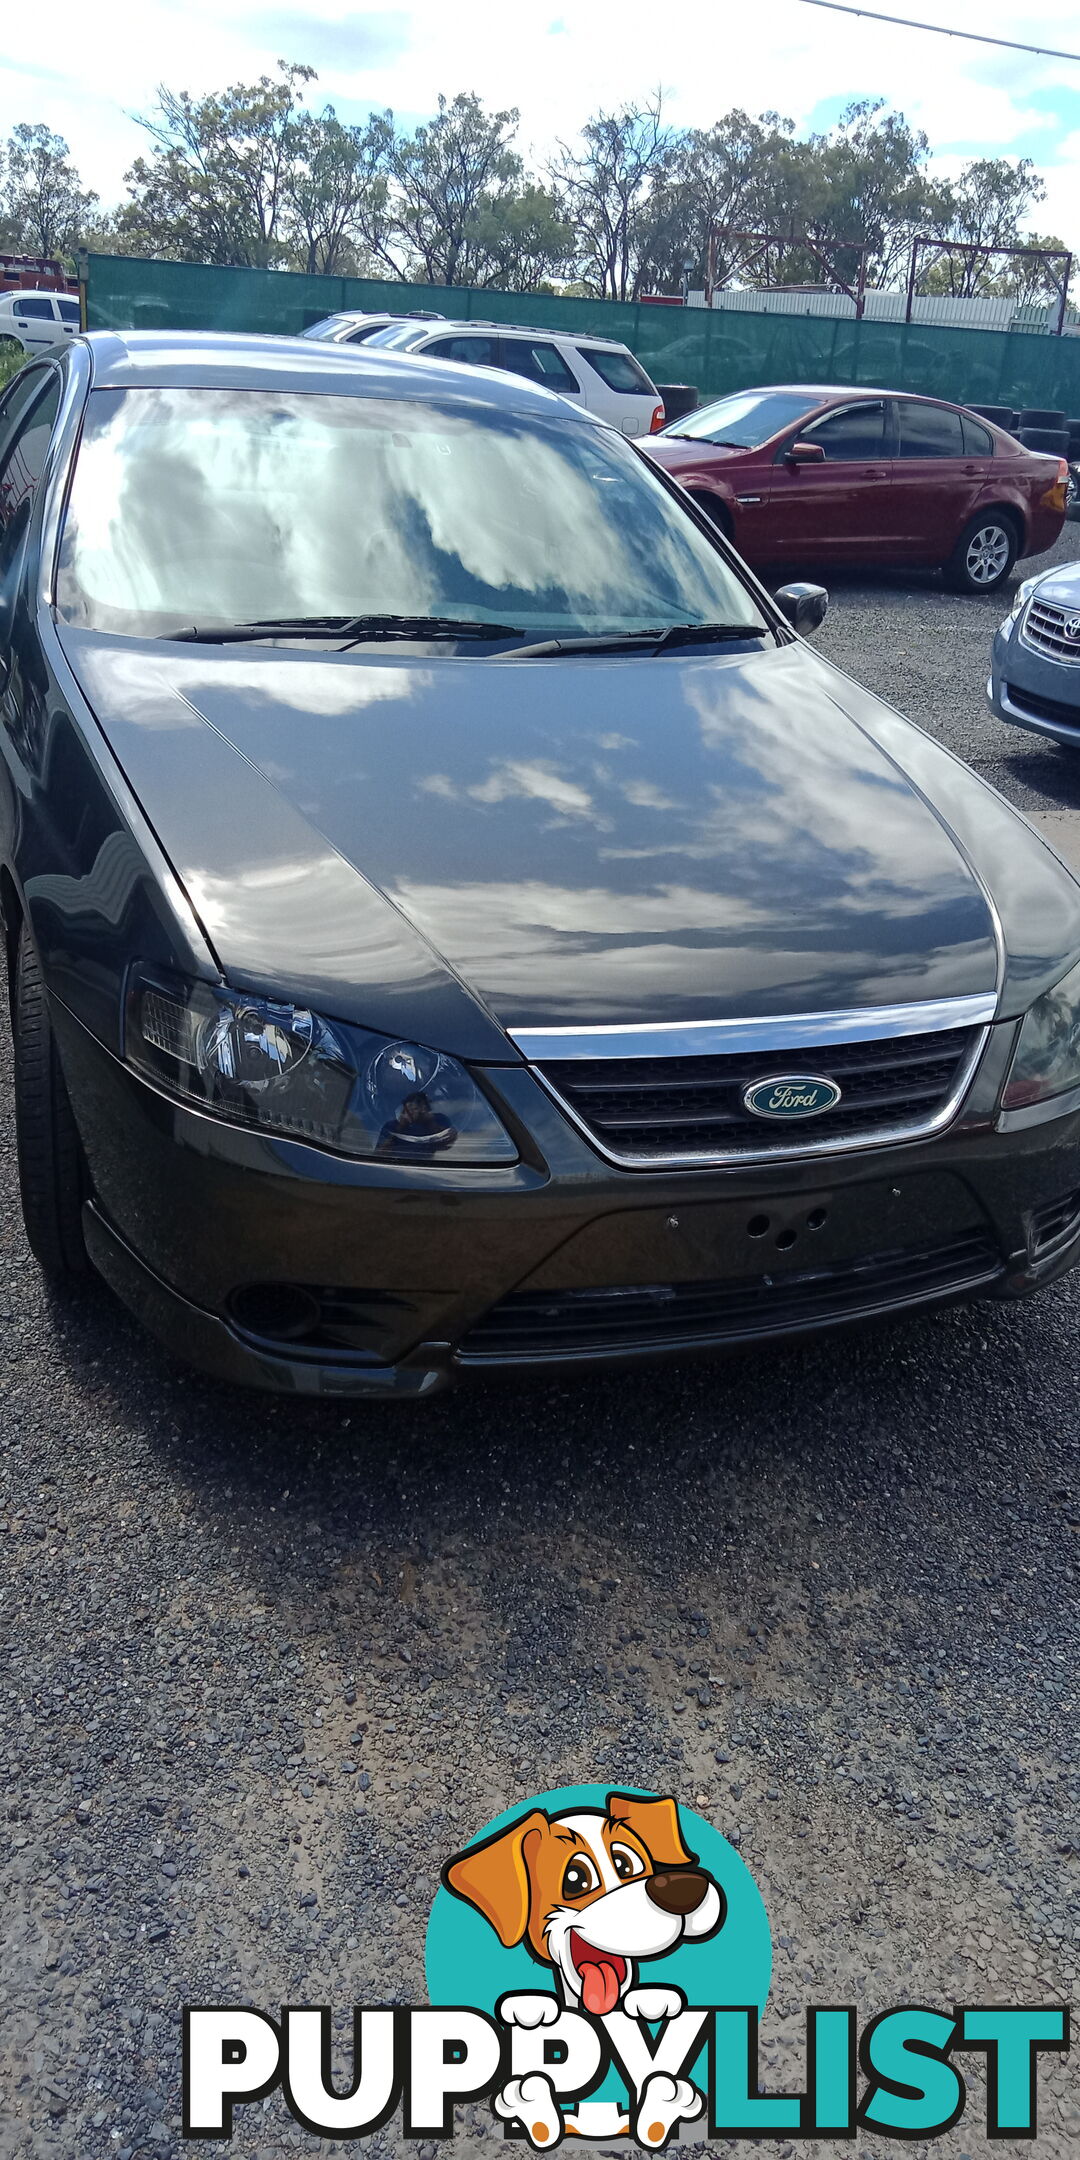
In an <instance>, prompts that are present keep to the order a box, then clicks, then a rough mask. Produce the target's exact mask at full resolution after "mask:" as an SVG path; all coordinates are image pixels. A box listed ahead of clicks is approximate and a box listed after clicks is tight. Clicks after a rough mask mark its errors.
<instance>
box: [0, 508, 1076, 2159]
mask: <svg viewBox="0 0 1080 2160" xmlns="http://www.w3.org/2000/svg"><path fill="white" fill-rule="evenodd" d="M1059 552H1060V553H1062V554H1069V555H1071V554H1076V553H1080V533H1077V534H1075V535H1074V533H1073V532H1071V531H1070V533H1069V534H1068V537H1067V539H1066V541H1065V542H1064V543H1063V544H1062V547H1061V549H1060V550H1059ZM999 613H1000V602H991V601H987V602H980V601H971V600H959V599H956V598H953V597H951V596H946V595H945V594H943V593H942V591H941V590H940V588H939V587H938V586H937V585H936V584H935V582H934V581H933V580H929V579H927V580H925V581H922V582H919V581H917V580H908V581H903V580H901V579H899V578H895V579H887V578H881V579H879V580H878V581H876V582H875V583H874V584H872V585H871V584H869V583H866V584H862V583H856V582H854V581H839V580H838V581H836V585H835V605H834V612H833V615H832V616H831V617H830V620H829V622H828V624H827V625H826V628H825V631H824V633H823V636H822V644H823V646H824V647H825V648H826V649H827V650H828V651H829V652H830V653H831V654H832V655H834V656H835V657H836V658H837V659H838V660H840V661H841V662H842V664H844V665H845V666H848V667H850V668H851V669H852V671H853V672H854V673H856V674H858V675H860V676H861V677H862V678H863V679H864V680H865V681H866V682H868V683H870V684H871V685H872V686H873V687H874V688H876V689H879V690H881V691H882V692H884V693H885V694H886V695H888V696H889V697H890V698H891V699H892V700H893V701H894V702H896V703H898V704H899V705H900V706H901V707H903V708H906V709H907V710H908V711H909V712H911V713H912V714H913V715H914V716H915V717H916V718H917V719H919V720H920V721H922V722H923V723H924V724H926V725H927V726H929V727H930V728H932V729H933V730H934V731H935V732H936V733H939V734H941V735H943V736H945V737H947V739H948V740H949V741H950V742H952V743H954V744H955V745H956V746H957V747H958V748H959V749H960V750H961V751H962V753H963V754H964V755H965V756H967V757H969V758H970V759H971V761H972V762H973V763H974V764H975V765H976V766H977V767H978V768H979V770H980V771H983V772H985V773H987V774H988V775H989V776H990V777H991V778H993V779H994V780H995V781H996V782H997V783H998V784H999V785H1000V786H1001V787H1002V788H1003V789H1004V790H1005V792H1006V793H1008V794H1009V795H1010V796H1011V798H1012V799H1013V800H1014V801H1017V802H1019V803H1021V804H1022V805H1030V806H1033V807H1040V806H1041V807H1059V806H1060V805H1062V804H1069V803H1071V802H1076V803H1080V765H1077V766H1075V767H1073V766H1071V765H1070V763H1069V761H1068V759H1067V758H1066V757H1064V756H1063V755H1062V754H1060V753H1059V752H1057V751H1056V750H1050V749H1047V750H1046V751H1043V750H1041V749H1040V748H1039V746H1038V744H1037V743H1036V742H1035V741H1034V739H1032V741H1031V743H1030V744H1029V743H1028V742H1027V740H1026V739H1019V740H1017V741H1013V740H1012V739H1011V737H1010V736H1009V735H1008V733H1007V731H1006V730H1005V729H1003V728H1001V727H999V726H998V725H997V723H996V722H994V721H993V720H992V719H990V718H989V716H988V715H987V714H986V713H985V711H984V707H983V702H982V682H983V679H984V677H985V667H986V653H987V648H988V644H989V638H990V633H991V629H992V625H993V623H994V622H995V621H996V619H997V617H998V615H999ZM7 1059H8V1052H7V1046H6V1043H4V1045H3V1047H2V1049H0V1183H2V1189H3V1197H4V1203H5V1204H4V1207H3V1209H2V1212H0V1322H2V1324H3V1333H2V1338H0V1361H2V1365H0V1386H2V1396H0V1400H2V1405H3V1407H2V1409H0V1440H2V1450H3V1452H2V1456H0V1475H2V1485H0V1537H2V1539H3V1545H4V1549H5V1552H6V1565H5V1567H4V1571H3V1596H4V1608H3V1610H4V1620H3V1623H2V1626H0V1651H2V1657H3V1662H2V1665H0V1689H2V1691H3V1692H2V1695H0V1700H2V1701H3V1704H4V1709H5V1711H6V1715H5V1716H4V1717H3V1719H2V1720H0V1770H3V1768H4V1766H5V1764H6V1774H4V1775H3V1777H2V1781H0V1782H2V1787H3V1791H4V1793H5V1794H6V1809H5V1812H6V1821H5V1822H4V1823H3V1826H2V1845H3V1862H2V1865H3V1895H4V1905H3V1912H4V1922H3V1927H2V1930H0V1995H2V2000H3V2002H4V2006H5V2012H6V2014H5V2017H4V2020H3V2025H2V2027H0V2034H2V2037H0V2153H2V2154H3V2155H4V2160H8V2156H11V2160H14V2156H16V2155H17V2156H19V2160H30V2156H31V2155H33V2160H99V2156H104V2155H109V2156H112V2160H164V2156H168V2155H170V2154H172V2153H178V2152H180V2151H181V2150H183V2149H184V2148H183V2147H182V2145H181V2141H180V2138H179V2127H178V2125H179V2029H180V2020H179V2008H180V2005H181V2004H182V2003H184V2002H187V2001H194V2002H199V2001H202V2002H215V2001H217V2002H228V2001H233V2000H248V2001H253V2002H255V2003H258V2004H261V2005H263V2006H265V2007H268V2008H271V2009H273V2008H275V2007H276V2006H277V2004H279V2003H280V2002H282V2001H291V2002H305V2001H307V2002H313V2003H318V2002H327V2001H328V2002H332V2003H334V2004H335V2005H337V2006H338V2007H339V2008H344V2007H345V2006H347V2005H351V2004H352V2003H354V2002H363V2001H366V2002H378V2001H390V2000H393V1999H395V1998H398V1999H403V2000H410V1999H411V2000H413V2001H422V2000H423V1965H422V1946H423V1932H424V1926H425V1922H426V1917H427V1911H428V1907H429V1904H430V1900H431V1896H432V1893H433V1891H434V1888H435V1885H436V1881H437V1877H438V1871H439V1868H440V1866H441V1864H442V1862H443V1860H444V1859H445V1857H446V1856H447V1854H448V1853H449V1851H450V1850H451V1849H452V1848H454V1847H455V1846H457V1845H458V1844H460V1843H462V1842H463V1841H464V1840H466V1839H467V1838H468V1837H469V1836H471V1835H472V1834H473V1832H474V1831H475V1830H476V1829H477V1828H478V1827H479V1826H480V1825H481V1824H482V1823H483V1822H484V1821H485V1820H486V1819H487V1818H488V1817H489V1816H490V1815H491V1814H492V1813H494V1812H495V1811H496V1810H497V1809H499V1808H501V1807H503V1806H506V1805H509V1804H511V1803H513V1802H515V1801H517V1800H519V1799H520V1800H526V1799H528V1798H529V1797H530V1796H531V1795H532V1793H533V1792H534V1791H541V1790H543V1789H545V1788H547V1787H548V1786H551V1785H554V1784H558V1783H561V1782H564V1781H570V1780H574V1779H579V1778H580V1779H592V1778H598V1779H610V1781H611V1782H612V1783H613V1784H621V1783H624V1782H625V1783H629V1784H643V1785H653V1786H656V1787H659V1788H661V1789H665V1788H667V1789H671V1790H673V1791H675V1792H676V1793H678V1794H679V1795H681V1796H682V1797H683V1798H685V1799H687V1800H689V1801H690V1802H692V1803H693V1802H695V1801H696V1802H697V1803H698V1804H699V1805H700V1806H701V1807H702V1809H703V1811H704V1812H706V1813H707V1814H708V1815H709V1816H710V1817H711V1818H712V1819H713V1820H714V1821H715V1822H716V1823H717V1824H718V1826H719V1827H720V1828H722V1829H723V1830H725V1831H726V1832H727V1834H728V1835H729V1836H731V1837H733V1838H737V1840H738V1842H739V1844H740V1847H741V1850H742V1853H743V1855H744V1857H745V1858H746V1859H747V1861H748V1862H749V1864H750V1866H751V1868H752V1869H753V1871H754V1873H755V1875H756V1877H757V1879H758V1882H759V1883H760V1885H761V1887H762V1890H763V1892H764V1894H765V1897H766V1901H767V1904H768V1907H769V1911H770V1915H771V1919H772V1924H773V1930H774V1939H775V1941H776V1944H777V1952H776V1972H775V1979H774V1986H773V1993H772V1997H771V2001H770V2008H769V2012H768V2017H767V2027H766V2044H765V2046H764V2047H763V2054H762V2074H763V2077H764V2079H765V2081H766V2082H767V2083H772V2084H773V2085H774V2089H775V2088H779V2089H783V2088H784V2087H785V2085H786V2086H787V2087H788V2088H790V2089H795V2087H796V2085H797V2080H798V2074H799V2070H800V2067H801V2060H802V2047H801V2042H802V2011H803V2006H804V2005H805V2003H807V2002H808V2001H811V2002H812V2001H816V2002H833V2003H836V2002H845V2001H851V2002H857V2003H858V2004H859V2006H860V2011H861V2014H862V2017H863V2018H864V2020H865V2019H866V2018H868V2017H869V2016H871V2015H872V2014H873V2013H874V2012H875V2011H878V2010H880V2009H883V2008H885V2007H888V2006H891V2005H892V2004H893V2003H896V2002H900V2001H903V2000H911V1999H915V2000H920V2001H924V2002H931V2003H935V2004H941V2005H948V2004H950V2003H952V2002H953V2001H954V2000H955V2001H968V2002H971V2001H975V2002H979V2001H988V2002H1001V2001H1009V2000H1012V2001H1034V2002H1039V2001H1060V2000H1065V2001H1067V2000H1068V1998H1069V1995H1070V1992H1071V1991H1072V1990H1073V1985H1074V1982H1075V1977H1076V1966H1077V1942H1078V1935H1080V1930H1078V1918H1080V1861H1078V1845H1080V1836H1078V1831H1077V1821H1078V1808H1077V1800H1078V1797H1080V1795H1078V1783H1080V1743H1078V1719H1077V1693H1076V1676H1077V1648H1078V1626H1077V1594H1076V1593H1077V1563H1078V1559H1080V1483H1078V1478H1077V1457H1078V1446H1077V1414H1076V1401H1077V1382H1078V1377H1080V1351H1078V1348H1077V1343H1078V1320H1080V1288H1078V1284H1077V1282H1076V1281H1075V1280H1074V1281H1072V1282H1066V1283H1064V1284H1062V1285H1060V1286H1058V1287H1056V1288H1055V1289H1053V1290H1051V1291H1048V1292H1047V1293H1045V1294H1044V1295H1043V1296H1041V1297H1039V1298H1037V1299H1034V1300H1032V1301H1030V1302H1029V1303H1027V1304H1026V1305H1023V1306H1021V1307H1017V1308H1008V1307H1001V1306H996V1305H986V1306H975V1307H970V1308H967V1309H963V1310H950V1311H948V1312H944V1313H940V1314H938V1315H936V1316H931V1317H926V1318H921V1319H918V1320H915V1321H912V1322H908V1323H904V1324H900V1323H897V1324H894V1325H891V1326H888V1327H882V1328H879V1329H876V1330H873V1331H869V1332H865V1333H860V1334H858V1335H854V1336H847V1337H839V1338H834V1339H833V1340H832V1341H828V1342H819V1343H817V1344H811V1345H810V1346H809V1347H803V1348H794V1347H789V1348H785V1349H773V1350H769V1351H767V1352H763V1353H761V1354H760V1355H757V1356H742V1357H739V1358H735V1359H731V1360H729V1361H728V1362H726V1363H717V1364H699V1365H688V1366H685V1367H672V1368H665V1369H658V1370H654V1371H653V1372H652V1373H650V1374H646V1375H636V1376H635V1377H634V1378H632V1379H624V1378H607V1379H596V1380H593V1381H590V1382H588V1383H586V1384H582V1385H578V1386H574V1387H569V1386H556V1387H541V1386H535V1387H530V1388H529V1389H527V1390H526V1389H511V1388H508V1387H502V1386H496V1385H486V1386H476V1387H475V1388H473V1389H472V1390H471V1391H470V1392H469V1393H468V1394H467V1395H466V1394H464V1393H462V1394H459V1395H457V1396H454V1397H447V1398H445V1399H441V1400H437V1401H436V1402H435V1403H433V1404H432V1405H431V1406H430V1407H428V1408H426V1409H424V1410H409V1409H401V1410H397V1411H393V1412H391V1411H390V1410H387V1409H380V1408H376V1409H372V1410H367V1409H363V1408H354V1409H352V1410H351V1411H349V1410H340V1409H338V1410H334V1409H331V1408H329V1407H327V1408H321V1407H310V1406H303V1407H299V1408H298V1407H297V1406H295V1405H294V1404H291V1403H287V1402H282V1403H279V1402H275V1401H273V1400H270V1399H261V1398H254V1397H249V1396H246V1395H242V1394H239V1393H232V1392H228V1391H226V1390H224V1389H222V1388H218V1387H216V1386H213V1385H211V1384H209V1383H206V1382H204V1381H202V1380H200V1379H198V1378H195V1377H192V1376H191V1375H189V1374H187V1373H185V1372H183V1371H181V1370H180V1369H179V1368H178V1367H175V1366H173V1365H171V1364H170V1363H168V1362H167V1361H166V1359H165V1358H164V1356H163V1355H162V1354H161V1353H159V1351H158V1350H157V1349H156V1348H155V1347H154V1346H153V1345H152V1344H151V1343H150V1342H149V1341H147V1340H146V1339H145V1338H144V1337H143V1336H141V1335H140V1333H139V1332H138V1330H137V1329H136V1328H135V1326H134V1324H133V1323H129V1321H128V1320H127V1318H126V1317H125V1315H124V1314H123V1313H122V1312H121V1311H120V1310H119V1309H118V1308H117V1307H116V1306H115V1305H114V1304H113V1303H112V1302H111V1300H110V1299H109V1297H108V1296H107V1295H106V1294H105V1293H104V1291H99V1290H95V1289H93V1288H91V1289H88V1290H87V1291H85V1292H83V1293H81V1294H80V1295H79V1296H78V1297H77V1298H76V1299H75V1300H73V1301H65V1302H63V1303H60V1302H54V1301H52V1300H51V1299H50V1298H48V1297H47V1296H46V1295H45V1293H44V1291H43V1289H42V1285H41V1281H40V1278H39V1277H38V1274H37V1272H36V1270H35V1268H34V1266H33V1265H32V1263H31V1262H30V1260H29V1257H28V1255H27V1252H26V1249H25V1246H24V1244H23V1240H22V1235H21V1229H20V1226H19V1218H18V1210H17V1201H16V1188H15V1178H14V1166H13V1134H12V1122H11V1105H10V1087H9V1070H8V1062H7ZM966 2060H967V2063H968V2064H971V2062H972V2060H973V2059H972V2058H971V2057H968V2058H967V2059H966ZM1040 2093H1041V2101H1040V2139H1039V2143H1038V2145H1037V2147H1036V2151H1038V2152H1041V2153H1045V2154H1046V2155H1048V2156H1049V2155H1052V2156H1054V2160H1057V2156H1061V2160H1064V2156H1065V2154H1066V2153H1067V2152H1073V2151H1075V2149H1076V2139H1077V2133H1078V2131H1080V2105H1078V2097H1080V2081H1078V2078H1077V2074H1076V2067H1075V2058H1074V2060H1073V2062H1072V2064H1071V2065H1070V2064H1069V2063H1068V2062H1066V2061H1064V2060H1062V2059H1060V2058H1058V2059H1056V2060H1053V2061H1051V2062H1049V2063H1048V2064H1047V2063H1044V2067H1043V2069H1042V2072H1041V2076H1040ZM983 2120H984V2110H983V2092H982V2086H981V2082H980V2080H979V2078H978V2076H977V2074H974V2073H973V2074H972V2077H971V2098H970V2103H969V2110H968V2113H967V2114H966V2115H965V2117H964V2118H963V2120H962V2121H961V2122H960V2124H959V2125H958V2126H957V2128H956V2129H955V2130H954V2131H953V2132H951V2133H949V2134H948V2135H947V2136H945V2137H944V2138H942V2139H941V2140H939V2141H938V2142H937V2143H936V2144H935V2145H934V2146H933V2148H932V2150H933V2152H934V2153H935V2154H940V2155H941V2156H942V2160H962V2156H963V2155H968V2156H969V2160H976V2156H981V2155H984V2154H989V2153H990V2152H992V2151H994V2150H1000V2148H995V2147H993V2146H990V2145H988V2143H987V2141H986V2138H985V2135H984V2131H983V2128H982V2124H983ZM236 2121H237V2128H236V2135H235V2137H234V2140H233V2144H232V2147H231V2148H228V2149H230V2150H231V2151H232V2152H235V2153H236V2154H238V2155H242V2156H243V2160H254V2156H256V2155H258V2156H260V2160H277V2156H278V2155H282V2154H286V2153H289V2152H292V2151H293V2150H295V2149H297V2148H301V2147H307V2148H309V2149H310V2150H311V2151H312V2152H319V2151H329V2150H341V2151H344V2149H345V2148H344V2146H340V2147H335V2146H330V2145H323V2146H320V2145H319V2144H318V2143H317V2141H315V2140H314V2139H312V2138H310V2137H308V2136H307V2135H306V2134H305V2133H303V2132H301V2131H300V2130H299V2129H296V2128H294V2127H293V2126H292V2125H291V2123H290V2121H289V2119H288V2117H287V2115H286V2114H285V2111H284V2108H283V2105H282V2103H281V2101H280V2099H279V2098H277V2097H273V2098H271V2099H270V2100H269V2101H268V2102H266V2103H265V2104H264V2106H263V2107H262V2108H260V2109H259V2110H258V2111H256V2110H253V2109H247V2110H245V2109H241V2110H238V2113H237V2118H236ZM466 2127H467V2128H469V2129H470V2130H471V2133H472V2136H473V2138H474V2140H475V2142H474V2146H473V2149H479V2147H480V2145H481V2144H482V2145H483V2146H485V2147H486V2149H487V2150H489V2151H490V2152H491V2154H492V2155H494V2154H495V2152H496V2150H497V2149H498V2148H497V2146H496V2144H495V2142H494V2137H493V2133H492V2132H491V2130H490V2128H487V2129H486V2130H485V2129H484V2127H483V2123H482V2119H481V2118H479V2117H476V2116H470V2117H469V2118H468V2120H467V2125H466ZM401 2142H402V2141H401V2140H400V2137H399V2134H398V2132H397V2131H396V2130H395V2129H394V2128H393V2127H392V2126H388V2128H387V2129H386V2130H385V2131H384V2132H382V2133H380V2134H379V2135H378V2136H377V2137H376V2139H375V2140H374V2141H373V2145H374V2149H375V2150H376V2151H378V2152H380V2153H389V2152H390V2151H393V2150H397V2149H399V2147H400V2145H401ZM215 2149H217V2148H215ZM222 2149H223V2150H224V2149H226V2148H222ZM414 2149H415V2148H414ZM763 2149H764V2151H765V2153H767V2154H782V2153H789V2152H790V2151H791V2149H792V2148H791V2147H790V2146H787V2145H784V2144H783V2143H774V2142H769V2143H767V2144H766V2145H765V2146H764V2148H763ZM832 2149H833V2150H835V2151H837V2152H840V2151H841V2150H843V2151H847V2152H849V2153H855V2154H856V2156H857V2160H862V2155H863V2152H864V2150H865V2151H866V2152H867V2153H869V2151H870V2150H871V2149H872V2150H874V2151H875V2152H876V2153H878V2154H888V2153H895V2154H899V2153H901V2152H908V2153H910V2152H913V2151H921V2150H922V2148H921V2147H918V2148H914V2147H912V2146H910V2145H909V2146H906V2147H905V2146H902V2145H900V2144H898V2143H894V2142H893V2141H888V2140H880V2141H873V2144H871V2141H870V2140H868V2139H867V2140H864V2139H863V2138H862V2137H860V2139H859V2140H858V2141H857V2142H856V2145H855V2146H854V2147H852V2146H850V2145H849V2146H846V2147H840V2146H836V2147H834V2148H832ZM818 2150H819V2151H821V2152H825V2150H826V2148H824V2147H818ZM434 2151H435V2148H434V2146H430V2145H429V2146H421V2147H420V2155H421V2160H433V2154H434Z"/></svg>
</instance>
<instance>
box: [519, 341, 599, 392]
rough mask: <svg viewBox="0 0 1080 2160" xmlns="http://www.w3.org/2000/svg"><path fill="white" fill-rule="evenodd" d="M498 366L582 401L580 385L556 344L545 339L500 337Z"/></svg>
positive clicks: (545, 387) (547, 388)
mask: <svg viewBox="0 0 1080 2160" xmlns="http://www.w3.org/2000/svg"><path fill="white" fill-rule="evenodd" d="M498 365H499V367H501V368H505V369H506V371H507V374H509V375H523V376H524V377H525V380H526V381H527V382H531V383H540V384H541V385H542V386H543V388H544V389H545V390H557V391H558V393H559V395H560V397H565V398H573V399H574V400H575V401H576V402H577V404H579V405H580V404H582V403H584V399H583V396H582V389H581V384H580V382H579V381H578V379H577V376H576V375H575V374H574V371H573V369H572V368H571V366H570V364H569V362H568V361H567V360H566V359H564V357H563V355H562V353H561V352H560V351H559V348H558V346H557V345H553V344H552V343H551V342H550V340H549V339H547V338H512V337H501V338H500V339H499V358H498Z"/></svg>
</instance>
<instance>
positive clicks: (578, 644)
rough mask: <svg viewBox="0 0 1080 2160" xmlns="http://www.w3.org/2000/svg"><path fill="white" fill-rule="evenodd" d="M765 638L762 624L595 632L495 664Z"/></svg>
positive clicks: (529, 648)
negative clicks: (568, 655) (579, 654)
mask: <svg viewBox="0 0 1080 2160" xmlns="http://www.w3.org/2000/svg"><path fill="white" fill-rule="evenodd" d="M767 636H768V631H767V629H766V627H765V624H764V623H761V624H759V623H670V624H669V625H668V627H667V629H666V630H614V631H608V630H599V631H597V632H596V633H595V635H594V636H592V637H569V638H546V639H545V640H544V642H543V644H542V645H515V646H514V648H513V651H512V652H508V653H498V654H497V655H495V656H494V657H496V658H498V659H499V660H547V659H555V658H557V657H558V656H559V655H560V654H562V653H620V652H628V653H634V652H644V653H648V654H649V656H650V658H651V657H652V655H653V654H654V653H658V652H665V651H670V650H671V648H672V646H675V645H723V644H727V643H729V642H730V641H732V640H734V639H743V638H763V637H767Z"/></svg>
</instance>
